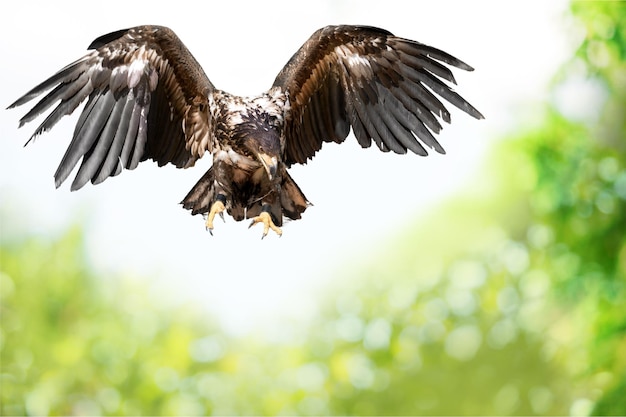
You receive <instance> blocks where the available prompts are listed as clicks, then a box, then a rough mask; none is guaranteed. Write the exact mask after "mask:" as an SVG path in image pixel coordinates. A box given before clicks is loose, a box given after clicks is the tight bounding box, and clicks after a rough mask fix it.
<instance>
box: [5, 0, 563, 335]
mask: <svg viewBox="0 0 626 417" xmlns="http://www.w3.org/2000/svg"><path fill="white" fill-rule="evenodd" d="M87 4H89V3H85V2H71V1H67V0H65V1H55V2H47V1H38V2H37V1H28V0H24V1H21V2H15V3H12V5H11V11H10V12H9V13H2V16H0V46H1V48H2V55H3V59H2V63H1V64H0V71H1V74H0V92H1V98H2V102H1V103H0V104H2V107H6V106H8V105H9V104H10V103H11V102H13V101H14V100H15V99H16V98H18V97H19V96H20V95H21V94H23V93H24V92H26V91H27V90H29V89H30V88H32V87H33V86H34V85H36V84H37V83H39V82H41V81H42V80H44V79H45V78H47V77H48V76H50V75H52V74H53V73H54V72H56V71H57V70H58V69H60V68H61V67H63V66H65V65H66V64H68V63H70V62H71V61H73V60H75V59H76V58H79V57H80V56H82V55H83V54H84V53H85V51H86V47H87V46H88V45H89V43H90V42H91V41H92V40H93V39H94V38H96V37H97V36H99V35H102V34H105V33H108V32H111V31H114V30H117V29H122V28H126V27H130V26H135V25H139V24H160V25H165V26H169V27H171V28H172V29H173V30H174V31H175V32H176V33H177V34H178V35H179V37H180V38H181V39H182V40H183V42H184V43H185V44H186V45H187V47H188V48H189V49H190V50H191V52H192V53H193V54H194V55H195V57H196V58H197V59H198V61H199V62H200V63H201V64H202V65H203V67H204V69H205V72H206V73H207V75H208V76H209V78H210V79H211V81H212V82H213V84H215V85H216V86H217V87H218V88H221V89H224V90H227V91H229V92H231V93H235V94H241V95H253V94H257V93H260V92H262V91H263V90H265V89H267V88H268V87H270V86H271V83H272V82H273V80H274V77H275V76H276V74H277V73H278V71H279V70H280V69H281V68H282V66H283V65H284V64H285V63H286V62H287V60H288V59H289V58H290V57H291V55H292V54H293V53H294V52H295V51H296V50H297V48H298V47H300V45H301V44H302V43H303V42H304V41H305V40H306V39H307V38H308V37H309V35H310V34H312V33H313V32H314V31H315V30H316V29H318V28H319V27H322V26H325V25H328V24H341V23H347V24H364V25H372V26H379V27H382V28H385V29H387V30H390V31H391V32H393V33H395V34H396V35H398V36H402V37H406V38H411V39H415V40H419V41H421V42H423V43H427V44H430V45H432V46H435V47H438V48H440V49H443V50H445V51H447V52H449V53H451V54H453V55H455V56H457V57H458V58H460V59H462V60H464V61H466V62H467V63H469V64H470V65H472V66H474V67H475V68H476V71H474V72H473V73H464V72H461V71H455V76H456V79H457V81H458V83H459V86H458V87H457V91H459V92H460V93H461V95H463V96H464V97H465V98H467V99H468V100H469V101H470V102H471V103H472V104H474V106H476V107H477V108H478V109H479V110H480V111H481V112H482V113H483V114H484V115H485V116H486V120H483V121H476V120H474V119H472V118H470V117H469V116H466V115H465V114H463V113H462V112H460V111H457V110H456V109H455V108H453V107H452V106H450V109H451V111H452V119H453V124H452V125H450V126H445V127H444V130H443V133H442V134H441V135H440V137H439V140H440V142H441V143H442V145H443V146H444V148H445V149H446V151H447V155H445V156H440V155H437V154H434V155H431V156H430V157H428V158H420V157H418V156H416V155H406V156H398V155H392V154H382V153H380V152H378V151H377V150H375V149H374V148H372V149H369V150H361V149H360V148H359V147H358V145H357V144H356V141H355V140H354V138H349V139H348V140H347V141H346V143H345V144H343V145H342V146H333V145H326V146H325V147H324V149H323V150H322V151H321V153H319V154H318V156H317V157H316V158H315V159H314V160H313V161H312V162H310V163H309V164H308V165H307V166H304V167H295V168H293V169H292V170H291V174H292V176H293V178H294V179H295V180H296V182H297V183H298V184H299V185H300V187H301V189H302V190H303V192H304V193H305V195H306V196H307V197H308V199H309V200H310V201H312V202H313V204H314V206H313V207H310V208H309V209H308V210H307V211H306V213H305V214H304V217H303V219H302V220H300V221H297V222H290V223H287V224H286V225H285V226H284V228H283V232H284V234H283V237H282V238H280V239H279V238H277V237H276V236H273V235H269V236H268V238H266V239H265V240H264V241H261V240H260V236H261V230H260V226H259V227H257V228H253V229H250V230H248V229H247V222H240V223H236V222H234V221H233V220H232V219H230V218H227V221H226V223H225V224H224V223H222V222H221V221H218V222H217V223H216V226H215V231H214V234H215V236H214V237H211V236H210V235H209V234H208V233H207V232H205V230H204V221H203V219H202V218H201V217H200V216H194V217H192V216H190V215H189V213H188V212H187V211H185V210H183V209H182V208H181V207H180V206H179V205H178V203H179V201H180V200H181V199H182V198H183V197H184V196H185V194H186V193H187V192H188V191H189V190H190V189H191V187H192V186H193V185H194V184H195V182H196V181H197V180H198V179H199V178H200V177H201V176H202V174H203V173H204V172H205V171H206V169H208V166H209V165H210V160H209V159H207V160H205V161H201V162H200V163H199V164H197V165H196V167H195V168H192V169H189V170H176V169H174V168H173V167H167V168H161V169H158V168H157V167H156V164H153V163H151V162H146V163H144V164H142V165H141V166H140V167H139V168H138V169H136V170H135V171H132V172H131V171H128V172H124V173H123V174H122V175H120V176H118V177H116V178H112V179H109V180H107V181H105V182H104V183H103V184H101V185H98V186H96V187H94V186H91V185H87V186H86V187H85V188H83V189H82V190H80V191H79V192H74V193H71V192H70V191H69V184H70V183H71V180H68V182H67V183H66V184H64V185H63V186H62V187H61V188H60V189H59V190H55V188H54V182H53V179H52V175H53V174H54V171H55V170H56V167H57V165H58V163H59V161H60V159H61V157H62V155H63V153H64V152H65V149H66V147H67V145H68V144H69V139H70V137H71V134H72V131H73V123H74V122H75V120H76V117H77V115H78V112H77V114H76V115H74V117H73V118H66V119H65V120H63V121H62V122H61V123H59V124H58V125H57V126H56V127H55V128H54V129H53V130H52V131H51V132H49V133H47V134H45V135H43V136H41V137H39V138H38V139H37V140H36V141H35V143H34V144H31V145H30V146H28V147H27V148H23V144H24V143H25V142H26V140H27V139H28V137H29V136H30V134H31V133H32V132H33V131H34V129H35V128H36V127H37V125H38V124H37V123H31V124H30V125H26V126H25V127H24V128H22V129H20V130H18V129H17V122H18V120H19V118H20V117H21V116H22V115H23V114H24V113H25V112H26V111H27V110H28V109H30V107H29V106H28V105H27V106H23V107H21V108H18V109H17V110H9V111H7V110H4V111H0V131H1V132H2V139H1V140H0V169H1V176H0V199H1V200H2V210H1V211H0V215H1V216H2V217H1V219H0V220H1V221H2V223H1V230H0V231H1V233H2V236H3V239H4V238H5V236H26V235H33V234H35V235H40V236H42V237H48V236H56V235H58V234H59V233H60V232H61V231H63V230H64V229H65V228H66V227H68V226H69V225H71V224H75V223H79V224H81V225H82V226H83V227H84V228H85V230H86V233H87V252H88V256H89V260H90V261H91V262H92V263H93V265H94V266H95V268H96V269H97V270H99V271H101V272H103V273H107V272H117V273H123V274H137V275H139V276H146V277H148V278H149V279H150V280H152V281H151V282H150V287H151V288H153V292H154V294H155V296H156V297H160V299H161V300H162V301H163V302H168V303H184V302H187V301H189V300H195V301H200V302H201V303H202V304H203V305H205V306H206V307H207V308H208V309H209V311H211V312H212V313H214V314H215V316H216V317H217V318H218V319H219V321H220V322H221V323H222V324H223V325H224V326H225V328H226V329H228V330H230V331H233V332H237V333H242V332H243V333H245V332H246V331H249V330H252V329H255V328H258V327H259V326H280V323H281V322H282V318H285V317H289V318H290V319H293V318H294V317H296V318H297V317H300V316H302V317H306V316H307V315H308V314H312V313H313V312H314V310H313V306H314V305H315V303H314V302H313V298H312V294H313V293H315V291H317V290H318V289H320V288H322V287H323V286H324V285H325V284H326V283H327V282H329V281H332V280H339V279H341V276H338V275H337V274H338V273H337V272H335V271H336V266H338V265H343V264H345V262H346V261H347V262H351V263H353V264H354V265H355V266H356V265H358V264H359V263H360V262H367V259H368V256H371V255H372V254H375V253H376V252H377V251H379V250H382V249H384V246H385V245H386V244H387V242H388V241H389V239H390V238H391V237H392V236H393V235H394V234H395V233H398V232H399V231H401V230H402V227H404V225H407V224H413V223H414V221H415V218H416V217H419V216H420V215H421V214H423V213H424V212H425V211H426V210H428V209H431V208H433V207H434V205H435V204H437V202H439V201H441V199H442V198H444V197H445V196H447V195H450V194H451V193H453V192H454V191H455V190H457V189H459V188H460V187H464V188H466V189H467V188H468V187H472V183H471V182H470V181H468V178H469V177H471V174H472V172H474V171H475V170H476V169H477V168H478V167H480V164H481V161H482V156H483V155H484V152H485V150H486V149H488V147H489V144H490V142H491V141H492V140H493V139H494V138H495V137H497V136H498V135H499V134H500V133H501V132H503V131H505V130H506V129H510V128H511V127H512V126H515V124H516V123H519V121H520V120H523V121H524V120H526V118H527V116H528V110H523V105H524V104H528V103H533V102H535V103H539V102H542V101H545V99H546V98H547V97H546V85H547V83H548V82H549V80H550V77H551V76H552V74H554V72H555V70H556V69H557V68H558V66H559V65H560V63H561V62H562V61H563V60H564V59H566V58H567V57H568V56H569V51H570V49H571V42H568V41H567V40H566V35H567V32H566V30H565V27H564V25H563V24H562V23H563V12H564V10H565V7H566V6H565V3H564V1H563V0H559V1H528V2H507V1H497V0H493V1H487V0H474V1H471V2H468V1H413V2H411V3H409V2H406V1H400V0H387V1H384V2H380V1H376V2H374V1H362V0H359V1H333V0H326V1H317V2H313V3H312V2H306V3H305V2H296V1H265V2H261V1H252V0H250V1H239V2H219V3H217V2H209V1H204V2H164V1H154V0H151V1H119V0H111V1H107V2H105V3H98V5H97V6H96V5H95V4H94V5H91V4H90V5H89V6H87ZM409 4H410V5H411V6H410V7H409V6H408V5H409ZM179 5H180V6H179ZM190 10H191V11H190ZM41 120H42V119H38V122H41ZM9 214H10V215H9ZM8 220H10V222H9V221H8ZM151 291H152V290H151Z"/></svg>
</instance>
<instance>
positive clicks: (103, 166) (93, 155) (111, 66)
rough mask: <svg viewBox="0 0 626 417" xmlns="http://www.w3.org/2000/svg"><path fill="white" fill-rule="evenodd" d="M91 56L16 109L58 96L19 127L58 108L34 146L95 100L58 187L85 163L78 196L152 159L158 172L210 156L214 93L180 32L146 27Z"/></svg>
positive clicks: (111, 40)
mask: <svg viewBox="0 0 626 417" xmlns="http://www.w3.org/2000/svg"><path fill="white" fill-rule="evenodd" d="M89 49H93V52H91V53H89V54H87V55H85V56H84V57H82V58H81V59H79V60H77V61H75V62H73V63H72V64H70V65H68V66H66V67H65V68H63V69H61V70H60V71H59V72H57V73H56V74H55V75H53V76H52V77H50V78H49V79H47V80H46V81H44V82H42V83H41V84H39V85H38V86H36V87H35V88H33V89H32V90H30V91H29V92H28V93H26V94H25V95H24V96H22V97H21V98H20V99H18V100H17V101H16V102H15V103H13V104H11V106H9V108H11V107H15V106H19V105H21V104H24V103H26V102H28V101H30V100H32V99H33V98H35V97H37V96H39V95H41V94H43V93H44V92H46V91H47V90H51V91H50V92H49V93H48V94H47V95H46V96H44V97H43V98H42V99H41V100H40V101H39V102H38V103H37V104H36V105H35V106H34V107H33V108H32V109H31V110H30V111H29V112H28V113H27V114H26V115H25V116H24V117H23V118H22V119H21V120H20V127H21V126H22V125H23V124H24V123H27V122H30V121H31V120H33V119H34V118H36V117H37V116H39V115H40V114H41V113H42V112H44V111H46V110H47V109H49V108H51V107H53V106H54V105H55V104H56V103H58V104H57V105H56V107H53V110H52V111H51V112H50V114H49V115H48V116H47V118H46V119H45V120H44V121H43V123H41V125H40V126H39V127H38V128H37V130H36V131H35V133H34V134H33V136H32V137H31V139H30V140H32V139H33V138H34V137H35V136H37V135H38V134H40V133H42V132H45V131H47V130H49V129H51V128H52V127H53V126H54V125H55V124H56V123H57V122H58V121H59V119H61V118H62V117H63V116H65V115H68V114H71V113H72V112H73V111H74V110H75V109H76V108H77V107H78V105H79V104H80V103H81V102H83V101H84V100H85V99H87V98H88V101H87V104H86V105H85V107H84V109H83V111H82V113H81V115H80V117H79V119H78V122H77V124H76V128H75V130H74V135H73V138H72V141H71V143H70V145H69V147H68V149H67V151H66V153H65V155H64V156H63V159H62V160H61V163H60V164H59V167H58V169H57V171H56V173H55V176H54V178H55V183H56V186H57V187H59V186H60V185H61V184H62V183H63V181H65V180H66V179H67V177H68V176H69V175H70V173H71V171H72V170H73V169H74V167H75V166H76V165H77V164H78V162H79V160H80V159H81V158H82V163H81V165H80V168H79V170H78V173H77V174H76V177H75V179H74V182H73V183H72V187H71V188H72V190H77V189H79V188H81V187H82V186H83V185H85V184H86V183H87V181H89V180H91V182H92V183H94V184H97V183H100V182H102V181H104V180H105V179H106V178H108V177H110V176H114V175H117V174H119V173H120V172H121V171H122V168H126V169H134V168H136V167H137V165H138V164H139V162H140V161H144V160H146V159H149V158H151V159H153V160H155V161H156V162H157V163H158V164H159V166H162V165H165V164H167V163H172V164H174V165H176V166H177V167H179V168H182V167H188V166H192V165H193V164H194V163H195V161H196V160H197V159H198V158H200V157H202V155H203V154H204V152H205V151H206V150H210V149H211V147H212V142H213V138H212V133H211V132H212V130H211V128H210V120H209V118H208V111H207V106H208V97H209V95H210V94H211V92H212V91H213V90H214V87H213V84H211V82H210V81H209V79H208V77H207V76H206V74H205V73H204V71H203V70H202V68H201V67H200V65H199V64H198V62H197V61H196V60H195V58H194V57H193V56H192V55H191V53H190V52H189V51H188V50H187V48H186V47H185V46H184V45H183V44H182V42H181V41H180V39H179V38H178V37H177V36H176V35H175V34H174V32H173V31H171V30H170V29H168V28H165V27H160V26H139V27H135V28H131V29H126V30H121V31H117V32H113V33H110V34H108V35H104V36H101V37H99V38H98V39H96V40H95V41H93V42H92V44H91V45H90V46H89ZM30 140H29V141H30Z"/></svg>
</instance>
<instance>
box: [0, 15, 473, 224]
mask: <svg viewBox="0 0 626 417" xmlns="http://www.w3.org/2000/svg"><path fill="white" fill-rule="evenodd" d="M89 49H92V52H90V53H89V54H87V55H85V56H84V57H83V58H81V59H79V60H77V61H75V62H74V63H72V64H70V65H68V66H66V67H65V68H63V69H62V70H60V71H59V72H57V73H56V74H55V75H53V76H52V77H50V78H49V79H47V80H46V81H44V82H42V83H41V84H39V85H38V86H36V87H35V88H33V89H32V90H30V91H29V92H28V93H26V94H25V95H24V96H23V97H21V98H19V99H18V100H17V101H16V102H14V103H13V104H11V106H9V107H15V106H19V105H21V104H24V103H26V102H28V101H30V100H32V99H33V98H35V97H37V96H40V95H42V94H43V93H45V92H46V91H48V90H50V91H49V92H48V93H47V94H46V95H45V96H44V97H43V98H42V99H41V100H40V101H39V102H38V103H37V104H36V105H35V106H34V107H33V108H32V109H31V110H30V111H29V112H28V113H27V114H26V115H25V116H24V117H23V118H22V119H21V120H20V126H22V125H23V124H24V123H27V122H30V121H32V120H33V119H35V118H36V117H37V116H39V115H40V114H42V113H43V112H44V111H46V110H48V109H52V111H51V112H50V113H49V115H48V116H47V117H46V118H45V120H44V121H43V122H42V123H41V125H40V126H39V127H38V128H37V129H36V130H35V133H34V134H33V137H35V136H36V135H38V134H40V133H43V132H45V131H47V130H49V129H51V128H52V127H53V126H54V125H55V124H56V122H58V121H59V119H60V118H61V117H63V116H65V115H68V114H70V113H72V112H73V111H74V110H75V109H76V108H77V107H78V105H79V104H80V103H82V102H83V101H85V100H87V104H86V105H85V107H84V109H83V111H82V113H81V116H80V118H79V120H78V122H77V124H76V128H75V131H74V135H73V138H72V141H71V143H70V145H69V147H68V149H67V151H66V153H65V156H64V157H63V159H62V160H61V163H60V164H59V167H58V169H57V171H56V173H55V183H56V186H57V187H59V186H60V185H61V184H62V183H63V182H64V181H65V180H66V179H67V178H68V176H69V175H70V173H71V172H72V170H73V169H74V167H75V166H76V165H78V163H79V162H80V167H79V169H78V172H77V173H76V176H75V178H74V181H73V183H72V186H71V189H72V190H77V189H79V188H81V187H82V186H84V185H85V184H86V183H87V182H88V181H91V182H92V183H94V184H98V183H100V182H102V181H104V180H105V179H107V178H108V177H110V176H115V175H117V174H119V173H120V172H121V171H122V170H123V169H134V168H135V167H137V165H138V164H139V162H141V161H144V160H147V159H153V160H154V161H156V162H157V163H158V164H159V166H162V165H165V164H167V163H172V164H174V165H175V166H176V167H179V168H187V167H191V166H193V165H194V163H195V162H196V161H197V160H198V159H199V158H201V157H202V156H203V155H204V154H205V153H206V152H209V153H210V154H212V156H213V165H212V166H211V168H210V169H209V170H208V171H207V172H206V173H205V174H204V176H203V177H202V178H200V180H199V181H198V183H197V184H196V185H195V186H194V187H193V189H192V190H191V191H190V192H189V193H188V194H187V196H186V197H185V198H184V199H183V201H182V204H183V207H184V208H186V209H189V210H191V211H192V214H198V213H202V214H207V217H208V219H207V228H208V229H209V230H211V231H212V229H213V218H214V216H215V215H216V214H222V212H223V211H227V212H228V213H229V214H230V215H231V216H232V217H233V218H235V219H236V220H242V219H244V218H253V219H254V220H253V224H254V223H256V222H262V223H264V224H265V230H264V236H265V234H266V233H267V231H268V228H270V227H271V228H272V229H273V230H274V231H276V232H277V233H279V234H280V233H281V231H280V229H279V228H278V226H281V224H282V221H283V217H284V216H286V217H288V218H290V219H299V218H300V217H301V214H302V213H303V212H304V211H305V210H306V208H307V206H308V201H307V199H306V197H305V196H304V194H303V193H302V191H301V190H300V188H299V187H298V185H297V184H296V183H295V182H294V181H293V179H292V178H291V177H290V176H289V174H288V172H287V168H289V167H290V166H291V165H293V164H295V163H300V164H302V163H306V162H307V160H309V159H310V158H312V157H313V156H314V155H315V153H316V152H317V151H319V150H320V149H321V147H322V144H323V143H324V142H337V143H341V142H343V141H344V140H345V139H346V138H347V136H348V134H349V132H350V130H351V129H352V131H353V133H354V136H355V137H356V139H357V141H358V142H359V144H360V145H361V146H362V147H369V146H371V143H372V141H373V142H374V143H376V145H377V146H378V147H379V148H380V149H381V150H382V151H384V152H388V151H393V152H395V153H406V152H407V150H411V151H412V152H414V153H416V154H418V155H426V154H427V151H426V148H425V146H426V147H428V148H431V149H434V150H436V151H437V152H440V153H443V152H444V150H443V148H442V147H441V145H440V144H439V143H438V142H437V140H436V139H435V137H434V135H433V133H439V132H440V130H441V128H442V126H441V124H440V120H443V121H445V122H448V123H449V122H450V113H449V112H448V110H447V109H446V107H445V106H444V104H443V103H442V102H441V101H440V98H443V99H445V100H446V101H448V102H450V103H452V104H453V105H455V106H456V107H458V108H459V109H461V110H463V111H464V112H466V113H468V114H469V115H471V116H473V117H475V118H477V119H480V118H482V115H481V114H480V113H479V112H478V111H477V110H476V109H475V108H474V107H472V106H471V105H470V104H469V103H468V102H467V101H465V100H464V99H463V98H462V97H461V96H460V95H458V94H457V93H456V92H454V91H453V90H452V89H451V88H450V86H449V84H448V83H446V81H447V82H449V83H455V80H454V77H453V75H452V72H451V71H450V69H449V68H448V67H447V66H446V65H445V64H447V65H450V66H454V67H457V68H460V69H463V70H468V71H471V70H472V68H471V67H470V66H469V65H467V64H465V63H464V62H462V61H460V60H458V59H456V58H454V57H453V56H451V55H449V54H447V53H445V52H443V51H440V50H438V49H435V48H433V47H430V46H427V45H423V44H421V43H419V42H415V41H411V40H408V39H403V38H399V37H396V36H394V35H392V34H391V33H390V32H388V31H385V30H383V29H378V28H373V27H364V26H327V27H325V28H322V29H320V30H318V31H316V32H315V33H314V34H313V35H312V36H311V37H310V38H309V39H308V40H307V41H306V42H305V43H304V45H303V46H302V47H301V48H300V49H299V50H298V51H297V52H296V53H295V54H294V55H293V57H292V58H291V59H290V60H289V62H288V63H287V64H286V65H285V67H284V68H283V69H282V71H281V72H280V73H279V74H278V76H277V77H276V79H275V81H274V84H273V86H272V87H271V88H270V89H269V90H268V91H267V92H266V93H263V94H261V95H259V96H255V97H238V96H234V95H231V94H228V93H226V92H224V91H222V90H219V89H216V88H215V87H214V86H213V84H212V83H211V81H210V80H209V78H208V77H207V76H206V74H205V73H204V71H203V70H202V68H201V66H200V65H199V64H198V62H197V61H196V60H195V58H194V57H193V56H192V55H191V53H190V52H189V51H188V50H187V48H186V47H185V46H184V45H183V43H182V42H181V41H180V39H179V38H178V37H177V36H176V35H175V34H174V32H172V31H171V30H170V29H168V28H165V27H161V26H139V27H135V28H132V29H127V30H121V31H117V32H113V33H110V34H108V35H104V36H101V37H99V38H98V39H96V40H95V41H94V42H93V43H92V44H91V45H90V46H89ZM439 97H440V98H439ZM31 139H32V138H31ZM389 175H390V176H391V175H393V173H389Z"/></svg>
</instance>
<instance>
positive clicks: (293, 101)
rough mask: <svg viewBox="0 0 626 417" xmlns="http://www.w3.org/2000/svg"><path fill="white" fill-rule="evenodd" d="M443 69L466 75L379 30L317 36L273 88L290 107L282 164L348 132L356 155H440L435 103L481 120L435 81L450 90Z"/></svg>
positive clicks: (440, 114)
mask: <svg viewBox="0 0 626 417" xmlns="http://www.w3.org/2000/svg"><path fill="white" fill-rule="evenodd" d="M443 64H448V65H452V66H455V67H457V68H461V69H464V70H467V71H472V70H473V68H472V67H470V66H469V65H467V64H465V63H464V62H462V61H460V60H458V59H456V58H454V57H453V56H451V55H449V54H447V53H445V52H443V51H440V50H438V49H435V48H433V47H430V46H427V45H423V44H421V43H419V42H415V41H411V40H408V39H403V38H398V37H396V36H393V35H392V34H391V33H390V32H387V31H385V30H383V29H378V28H373V27H363V26H327V27H325V28H322V29H320V30H318V31H317V32H315V33H314V34H313V35H312V36H311V37H310V38H309V40H307V41H306V42H305V43H304V45H302V47H301V48H300V49H299V50H298V52H296V54H295V55H294V56H293V57H292V58H291V60H290V61H289V62H288V63H287V65H285V67H284V68H283V69H282V71H281V72H280V73H279V74H278V76H277V77H276V80H275V81H274V86H275V87H280V88H282V89H283V90H284V91H286V92H287V94H288V95H289V100H290V109H289V111H288V113H287V116H286V119H285V135H286V145H285V158H284V159H285V162H286V163H287V164H289V165H291V164H293V163H305V162H306V161H307V159H309V158H312V157H313V156H314V155H315V153H316V152H317V151H318V150H319V149H321V147H322V144H323V142H331V141H334V142H338V143H341V142H343V141H344V140H345V139H346V137H347V136H348V133H349V132H350V127H352V130H353V132H354V135H355V136H356V138H357V140H358V142H359V144H361V146H362V147H364V148H366V147H369V146H370V145H371V143H372V140H374V142H376V144H377V145H378V147H379V148H380V149H381V150H382V151H384V152H388V151H390V150H392V151H394V152H396V153H406V151H407V149H410V150H411V151H413V152H415V153H417V154H419V155H426V154H427V152H426V149H424V147H423V146H422V144H421V143H423V144H425V145H426V146H428V147H430V148H433V149H435V150H436V151H438V152H440V153H444V150H443V148H442V147H441V145H440V144H439V143H438V142H437V140H436V139H435V137H434V136H433V132H434V133H439V131H440V130H441V124H440V123H439V120H438V118H440V119H443V120H444V121H445V122H448V123H449V122H450V113H449V112H448V110H447V109H446V107H445V106H444V105H443V103H442V102H441V101H440V100H439V98H437V96H439V97H441V98H443V99H445V100H447V101H449V102H450V103H452V104H453V105H455V106H456V107H458V108H460V109H461V110H463V111H464V112H466V113H468V114H469V115H471V116H473V117H475V118H477V119H482V118H483V116H482V114H480V112H478V110H476V109H475V108H474V107H472V106H471V105H470V104H469V103H468V102H467V101H465V100H464V99H463V98H462V97H461V96H460V95H458V94H457V93H456V92H454V91H453V90H452V89H451V88H450V86H449V85H448V84H446V83H445V82H444V81H443V80H447V81H449V82H451V83H456V82H455V80H454V77H453V75H452V72H451V71H450V69H449V68H448V67H446V66H445V65H443ZM442 79H443V80H442ZM418 139H419V140H418ZM420 141H421V143H420Z"/></svg>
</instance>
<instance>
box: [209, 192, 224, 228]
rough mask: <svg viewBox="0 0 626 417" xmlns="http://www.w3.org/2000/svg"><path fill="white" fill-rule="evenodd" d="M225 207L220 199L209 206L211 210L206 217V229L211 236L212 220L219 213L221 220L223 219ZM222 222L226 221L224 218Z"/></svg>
mask: <svg viewBox="0 0 626 417" xmlns="http://www.w3.org/2000/svg"><path fill="white" fill-rule="evenodd" d="M225 209H226V206H225V205H224V203H223V202H221V201H220V200H217V201H216V202H215V203H213V205H212V206H211V211H210V212H209V215H208V216H207V218H206V230H208V231H209V233H210V234H211V236H213V220H214V219H215V215H216V214H219V215H220V217H221V218H222V220H224V210H225ZM224 222H226V220H224Z"/></svg>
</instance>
